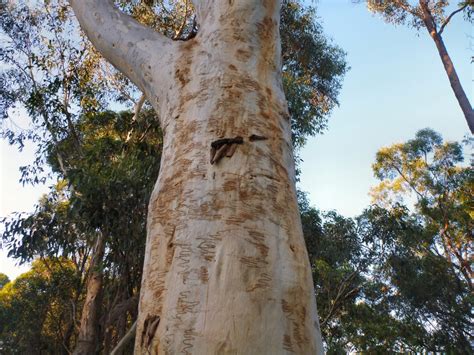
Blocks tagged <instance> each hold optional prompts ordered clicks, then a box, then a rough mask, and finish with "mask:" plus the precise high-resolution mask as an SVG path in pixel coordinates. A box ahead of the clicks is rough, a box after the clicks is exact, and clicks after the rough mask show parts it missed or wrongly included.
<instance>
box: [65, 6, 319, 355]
mask: <svg viewBox="0 0 474 355" xmlns="http://www.w3.org/2000/svg"><path fill="white" fill-rule="evenodd" d="M71 5H72V7H73V9H74V12H75V14H76V16H77V18H78V20H79V22H80V23H81V26H82V28H83V30H84V31H85V32H86V34H87V35H88V37H89V39H90V40H91V42H92V43H93V44H94V46H95V47H96V48H97V50H98V51H99V52H101V54H102V55H103V56H104V57H105V58H106V59H107V60H109V61H110V62H111V63H112V64H113V65H114V66H115V67H117V68H118V69H119V70H120V71H122V72H123V73H124V74H125V75H126V76H127V77H128V78H129V79H130V80H131V81H132V82H134V83H135V84H136V85H137V87H138V88H139V89H140V90H141V91H142V92H143V93H144V94H145V95H146V97H147V98H148V99H149V101H150V103H151V104H152V105H153V107H154V108H155V110H156V111H157V112H158V116H159V119H160V126H161V128H162V130H163V135H164V143H163V158H162V164H161V169H160V175H159V178H158V181H157V184H156V186H155V189H154V191H153V194H152V197H151V201H150V205H149V210H148V226H147V228H148V235H147V243H146V252H145V264H144V270H143V279H142V287H141V291H140V305H139V316H138V325H137V337H136V342H135V352H137V353H145V352H150V353H158V352H165V353H166V352H171V353H174V352H176V353H177V352H184V353H213V352H220V353H231V352H238V353H269V354H270V353H272V354H278V353H286V352H293V351H296V352H300V353H322V352H323V348H322V341H321V336H320V330H319V325H318V317H317V312H316V304H315V300H314V290H313V287H312V285H313V284H312V281H311V269H310V267H309V262H308V256H307V253H306V249H305V245H304V240H303V235H302V230H301V223H300V220H299V216H298V207H297V201H296V193H295V187H294V182H295V181H294V180H295V176H294V163H293V155H292V143H291V127H290V121H289V113H288V108H287V104H286V100H285V95H284V92H283V86H282V78H281V56H280V55H281V52H280V35H279V20H280V3H279V2H278V1H261V2H260V1H259V2H253V1H243V2H239V3H234V2H232V1H231V2H226V3H222V2H221V3H217V2H212V1H206V2H204V1H195V2H194V6H195V9H196V22H197V23H198V24H199V32H198V34H197V36H195V37H194V38H192V39H190V40H188V41H185V42H178V41H172V40H170V39H168V38H167V37H165V36H164V35H162V34H160V33H158V32H156V31H153V29H151V28H148V27H146V26H144V25H142V24H140V23H138V22H136V21H134V20H133V19H132V18H131V17H129V16H127V15H125V14H124V13H123V12H121V11H119V10H118V9H117V8H115V7H114V5H113V4H112V3H111V2H109V1H102V2H99V1H71Z"/></svg>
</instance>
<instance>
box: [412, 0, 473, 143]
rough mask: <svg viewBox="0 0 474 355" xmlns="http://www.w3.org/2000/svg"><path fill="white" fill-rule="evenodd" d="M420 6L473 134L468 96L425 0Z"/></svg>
mask: <svg viewBox="0 0 474 355" xmlns="http://www.w3.org/2000/svg"><path fill="white" fill-rule="evenodd" d="M420 7H421V10H422V12H423V23H424V24H425V27H426V29H427V30H428V33H429V34H430V36H431V38H433V41H434V43H435V45H436V48H437V50H438V53H439V57H440V58H441V62H442V63H443V66H444V70H445V71H446V74H447V76H448V79H449V83H450V84H451V88H452V89H453V92H454V95H455V96H456V99H457V100H458V103H459V106H460V107H461V110H462V112H463V113H464V117H465V118H466V121H467V125H468V126H469V130H470V131H471V133H473V134H474V111H473V110H472V106H471V103H470V102H469V98H468V97H467V95H466V92H465V91H464V88H463V87H462V85H461V81H460V80H459V77H458V74H457V73H456V69H455V68H454V64H453V62H452V60H451V57H450V55H449V53H448V50H447V49H446V46H445V45H444V41H443V37H442V36H441V34H440V33H438V31H437V29H436V25H435V22H434V19H433V16H432V15H431V11H430V10H429V7H428V3H427V1H426V0H420Z"/></svg>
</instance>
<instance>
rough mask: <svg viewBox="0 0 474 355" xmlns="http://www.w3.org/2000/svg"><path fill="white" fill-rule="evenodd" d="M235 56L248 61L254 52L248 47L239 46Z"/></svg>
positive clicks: (239, 59)
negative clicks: (247, 48)
mask: <svg viewBox="0 0 474 355" xmlns="http://www.w3.org/2000/svg"><path fill="white" fill-rule="evenodd" d="M235 57H236V58H237V60H238V61H241V62H247V61H248V60H249V59H250V58H251V57H252V52H251V51H249V50H246V49H242V48H239V49H237V51H236V52H235Z"/></svg>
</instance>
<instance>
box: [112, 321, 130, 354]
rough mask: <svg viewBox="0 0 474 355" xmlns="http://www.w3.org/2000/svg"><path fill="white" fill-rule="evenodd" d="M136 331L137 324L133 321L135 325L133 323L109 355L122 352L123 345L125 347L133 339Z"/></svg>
mask: <svg viewBox="0 0 474 355" xmlns="http://www.w3.org/2000/svg"><path fill="white" fill-rule="evenodd" d="M136 330H137V322H136V321H135V323H133V325H132V327H131V328H130V330H129V331H128V332H127V334H125V336H124V337H123V338H122V340H120V342H119V343H118V344H117V346H116V347H115V348H114V349H113V350H112V352H111V353H110V355H117V354H118V353H119V351H121V350H123V348H124V347H125V345H127V344H128V343H129V342H130V341H132V340H133V339H134V338H135V332H136Z"/></svg>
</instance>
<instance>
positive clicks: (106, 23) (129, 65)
mask: <svg viewBox="0 0 474 355" xmlns="http://www.w3.org/2000/svg"><path fill="white" fill-rule="evenodd" d="M69 2H70V4H71V6H72V8H73V10H74V13H75V15H76V17H77V19H78V20H79V23H80V25H81V27H82V29H83V30H84V32H85V33H86V35H87V37H88V38H89V40H90V41H91V42H92V44H93V45H94V47H95V48H96V49H97V50H98V51H99V52H100V53H101V54H102V56H103V57H105V59H107V60H108V61H109V62H110V63H112V65H113V66H115V67H116V68H117V69H118V70H119V71H121V72H122V73H123V74H124V75H126V76H127V77H128V78H129V79H130V80H131V81H132V82H133V83H134V84H135V85H136V86H138V88H139V89H140V90H141V91H142V92H144V93H145V94H147V93H150V81H152V80H150V79H151V77H154V76H155V75H154V74H156V73H155V71H156V70H157V69H162V68H163V66H165V61H164V58H163V57H164V56H161V58H160V56H159V55H158V56H157V54H160V53H166V52H168V53H169V52H171V51H167V50H166V48H167V47H171V46H174V45H175V44H173V41H172V40H170V39H168V38H166V37H165V36H163V35H161V34H159V33H157V32H155V31H153V30H152V29H151V28H148V27H146V26H143V25H142V24H140V23H138V22H137V21H135V20H134V19H133V18H132V17H130V16H128V15H126V14H124V13H122V12H121V11H120V10H118V9H117V8H116V7H115V6H114V4H113V2H112V1H111V0H69ZM160 59H161V60H160Z"/></svg>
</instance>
